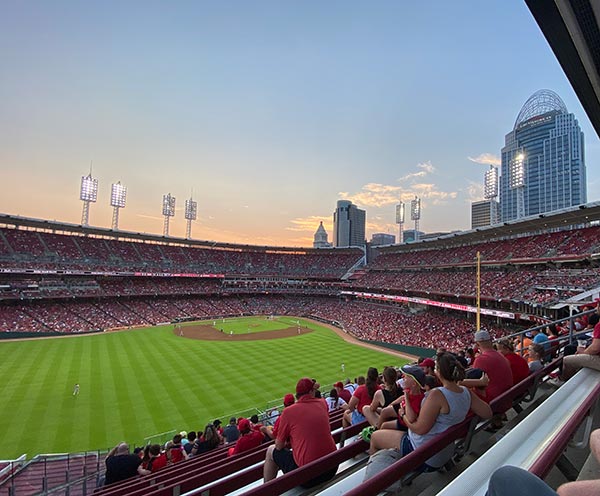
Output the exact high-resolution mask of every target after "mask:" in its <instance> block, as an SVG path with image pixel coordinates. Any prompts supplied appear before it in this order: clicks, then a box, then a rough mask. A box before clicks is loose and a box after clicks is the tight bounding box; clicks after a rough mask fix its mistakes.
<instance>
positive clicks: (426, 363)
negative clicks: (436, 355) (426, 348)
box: [419, 358, 435, 369]
mask: <svg viewBox="0 0 600 496" xmlns="http://www.w3.org/2000/svg"><path fill="white" fill-rule="evenodd" d="M419 367H431V368H432V369H434V368H435V361H434V360H433V359H432V358H426V359H425V360H423V361H422V362H421V363H420V364H419Z"/></svg>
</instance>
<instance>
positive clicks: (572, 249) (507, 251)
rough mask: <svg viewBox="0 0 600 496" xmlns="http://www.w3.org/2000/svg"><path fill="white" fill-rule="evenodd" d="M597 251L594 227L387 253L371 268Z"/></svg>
mask: <svg viewBox="0 0 600 496" xmlns="http://www.w3.org/2000/svg"><path fill="white" fill-rule="evenodd" d="M598 248H600V230H599V229H598V228H597V227H589V228H585V229H574V230H567V231H558V232H553V233H545V234H537V235H523V236H521V237H516V238H511V239H505V240H498V241H485V242H481V243H476V244H470V245H465V246H455V247H444V248H430V249H414V250H410V251H405V250H402V251H398V252H393V251H388V252H386V253H384V254H381V255H380V256H379V257H377V259H376V260H375V261H374V262H373V264H372V266H373V268H378V269H397V268H406V267H434V266H440V265H446V266H448V265H450V266H454V265H460V264H470V265H472V264H473V263H474V262H475V258H476V256H477V252H479V253H480V254H481V258H482V260H483V261H484V262H514V261H516V260H520V261H522V260H528V259H534V260H541V259H556V258H561V257H567V256H573V255H581V254H585V253H590V254H591V253H596V252H597V251H598Z"/></svg>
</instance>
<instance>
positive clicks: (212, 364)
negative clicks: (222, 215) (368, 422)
mask: <svg viewBox="0 0 600 496" xmlns="http://www.w3.org/2000/svg"><path fill="white" fill-rule="evenodd" d="M1 221H2V228H1V229H0V241H1V243H0V250H1V253H2V261H1V268H0V272H1V276H0V277H1V283H0V287H1V288H2V292H1V295H2V300H1V304H2V312H1V313H0V315H1V317H0V329H1V331H2V337H3V338H4V339H3V341H2V343H1V345H0V354H1V357H2V360H1V361H0V363H1V365H0V367H1V368H2V373H3V377H10V380H8V381H4V383H3V385H2V388H3V397H4V398H5V401H4V402H3V403H2V406H1V407H0V408H1V409H2V416H1V418H2V419H3V420H2V423H3V429H2V434H1V435H2V442H1V445H2V447H3V453H2V458H4V459H5V460H7V461H5V462H3V464H4V469H5V472H4V473H5V474H6V475H5V476H4V480H3V482H2V485H1V486H0V489H1V490H2V491H3V494H36V493H38V492H40V491H43V490H45V491H47V493H48V494H54V492H52V490H53V489H54V490H55V491H57V494H59V493H60V494H63V493H65V494H66V492H65V490H66V489H65V488H69V494H80V493H84V492H85V491H88V492H89V491H90V490H91V488H94V487H95V485H96V482H95V481H96V479H97V478H98V476H99V473H101V472H102V470H103V468H104V467H103V464H102V463H101V462H102V459H103V456H104V454H105V453H106V452H107V451H108V450H109V449H110V448H111V447H112V446H114V445H115V444H117V443H119V442H122V441H125V442H127V443H128V444H129V445H131V446H140V447H143V446H144V445H146V444H148V443H154V442H159V443H164V442H166V441H168V440H169V439H170V438H172V437H173V435H174V434H176V433H179V432H180V431H186V432H187V431H192V430H196V429H200V431H201V430H202V428H203V426H204V425H205V424H206V423H207V422H212V421H214V420H220V421H221V422H222V423H224V424H226V423H227V421H228V419H229V418H230V417H236V418H239V417H243V418H247V417H251V416H252V415H257V416H258V417H259V419H260V422H268V417H269V415H270V414H271V413H272V412H273V410H274V409H277V410H279V409H280V408H281V407H282V400H281V398H282V397H284V396H285V395H286V394H288V393H293V392H294V387H295V386H294V385H295V383H296V381H297V380H298V378H300V377H311V378H315V379H316V380H317V381H318V382H319V384H320V385H321V390H322V391H323V393H325V394H327V393H328V391H329V390H330V389H331V388H332V385H334V384H335V383H337V382H338V381H340V382H345V381H346V380H347V379H350V381H351V382H352V381H353V380H354V378H355V377H358V376H361V375H365V374H366V372H367V369H368V368H369V367H375V368H377V369H378V370H383V369H384V367H386V366H393V367H400V366H402V365H404V364H406V363H409V362H414V361H415V360H416V358H417V357H431V356H434V355H435V352H436V350H437V349H440V348H444V349H447V350H450V351H453V352H456V353H459V354H461V353H463V352H465V351H466V350H468V349H469V348H470V347H472V346H473V338H472V336H473V330H474V329H475V328H477V320H478V319H480V321H481V322H480V326H481V327H483V328H485V329H487V330H488V331H489V333H490V334H491V335H492V337H493V338H494V339H498V338H501V337H503V336H514V335H522V333H523V331H524V330H531V329H532V328H535V327H536V326H537V327H540V326H542V327H545V326H546V325H547V324H550V323H551V322H558V323H559V326H558V327H559V329H560V334H561V339H568V338H569V329H570V327H569V319H571V320H572V319H573V316H577V315H579V314H580V313H581V312H585V311H586V310H587V308H586V306H585V304H586V303H588V302H591V301H593V300H594V299H595V298H596V297H597V296H598V288H600V269H598V255H597V254H598V252H599V251H600V250H599V248H600V227H598V222H599V221H600V204H587V205H586V206H585V208H583V209H581V208H573V209H567V210H565V211H562V212H557V213H556V214H554V215H549V216H546V217H545V218H544V219H539V218H536V219H526V220H523V221H519V222H513V223H511V224H510V225H507V226H498V227H490V228H488V229H480V230H475V231H469V232H465V233H463V234H460V235H452V236H446V237H442V238H440V239H436V240H428V241H425V242H421V243H416V244H412V245H410V244H409V245H394V246H389V247H382V248H378V249H371V250H369V251H367V252H365V251H364V250H362V249H358V248H346V249H326V250H323V249H304V250H301V249H298V248H294V249H286V248H275V247H261V246H241V245H232V244H218V243H217V244H215V243H211V244H210V246H208V244H207V243H203V242H200V241H191V240H185V239H178V238H169V239H168V240H165V239H164V238H161V237H160V236H153V235H147V234H137V233H128V232H122V231H119V232H113V231H112V230H109V229H102V228H92V227H82V226H75V225H68V224H61V223H54V222H49V221H45V220H40V219H30V218H21V217H14V216H9V215H4V216H2V219H1ZM476 253H479V254H480V259H481V263H480V264H478V263H477V260H476V257H474V255H475V254H476ZM478 299H479V304H478V303H477V301H478ZM565 319H566V320H565ZM547 363H548V365H546V366H545V368H544V369H543V372H544V373H545V374H548V373H549V370H547V368H548V367H550V368H554V369H555V368H556V362H555V361H554V360H551V361H550V362H547ZM590 372H592V371H590ZM537 377H538V379H539V380H538V381H536V382H533V383H529V382H527V383H526V384H525V386H526V387H525V389H526V390H527V391H528V392H529V393H530V396H531V397H529V398H526V396H527V394H525V395H523V390H522V388H521V389H519V388H517V389H518V390H516V391H513V390H512V389H511V390H510V391H513V392H511V393H510V394H511V395H512V394H514V397H512V398H511V404H513V403H512V402H514V409H513V410H510V411H509V412H506V414H507V415H508V417H507V418H508V419H510V420H509V423H508V424H507V425H510V428H512V427H513V426H512V424H511V422H513V423H515V424H516V425H520V424H521V420H523V419H524V420H523V421H525V420H526V419H527V415H526V414H527V413H529V409H530V408H533V405H537V404H538V403H541V399H545V398H546V397H547V396H549V397H552V396H555V395H556V394H557V393H554V390H553V389H551V388H544V387H542V386H541V385H540V383H541V380H542V377H541V376H537ZM529 380H530V379H529V378H528V379H526V381H529ZM534 386H535V387H534ZM532 388H533V389H537V391H533V392H532ZM560 391H561V390H559V392H560ZM553 393H554V394H553ZM534 398H535V399H534ZM525 400H529V401H531V404H528V403H527V402H526V401H525ZM511 412H512V413H511ZM336 415H337V416H336ZM521 417H523V419H522V418H521ZM359 425H360V424H359ZM463 427H464V426H463ZM575 427H577V426H575ZM575 427H573V429H575ZM331 428H332V432H334V438H335V436H338V441H339V438H340V436H342V435H345V436H346V437H347V438H348V439H353V436H355V435H356V434H357V426H355V425H352V426H350V427H346V428H344V429H341V418H340V416H339V414H336V413H332V414H331ZM508 428H509V427H507V429H508ZM344 431H347V432H344ZM482 432H485V431H482ZM455 434H456V436H457V437H456V439H451V440H450V441H449V440H445V441H444V440H442V441H440V442H441V443H444V442H445V443H446V444H447V445H450V446H460V449H459V448H457V452H460V457H461V458H462V459H463V460H466V459H467V457H469V456H473V455H470V453H469V451H468V450H467V449H466V448H465V444H464V442H463V443H460V442H459V440H460V439H464V437H463V436H464V434H462V435H461V432H457V433H455ZM478 436H479V437H481V434H478ZM475 439H477V437H475ZM477 441H478V442H479V443H481V442H482V441H481V440H479V439H477ZM486 442H488V443H489V434H488V438H487V439H486ZM449 443H450V444H449ZM365 445H366V446H367V447H368V445H367V443H365V441H363V440H358V441H355V442H352V443H350V442H347V443H346V444H344V447H342V448H340V449H338V450H337V452H336V453H338V454H340V453H345V455H342V456H347V457H348V458H347V459H345V460H344V461H343V463H346V464H348V465H349V468H348V469H347V470H348V471H349V473H354V472H355V471H356V470H358V469H359V467H360V465H361V463H362V464H363V467H362V468H363V470H364V463H365V462H366V458H365V457H364V456H363V457H362V458H361V457H360V456H359V454H360V453H362V454H363V455H364V451H365ZM472 446H473V444H472V443H471V447H472ZM438 448H439V447H438ZM223 449H224V448H217V449H216V450H215V453H211V454H210V455H203V457H204V458H206V457H207V456H210V457H214V458H213V459H212V461H210V459H205V461H204V463H199V461H198V460H195V458H197V457H194V458H192V459H190V460H189V461H186V462H185V463H183V464H182V465H181V467H180V468H178V469H177V470H178V471H175V468H173V469H171V468H166V469H164V473H163V474H160V477H161V481H162V480H164V481H165V482H164V487H162V486H163V484H162V483H161V487H162V488H161V489H160V490H159V489H158V486H157V489H156V492H152V491H154V489H152V490H151V489H150V487H151V486H150V485H152V484H153V482H152V481H151V480H150V477H147V478H145V479H147V480H145V479H144V478H143V479H139V480H137V481H136V483H135V484H134V485H133V486H130V485H128V486H125V487H123V488H121V489H117V487H118V486H119V485H118V484H117V485H115V489H112V490H111V491H109V492H108V493H107V494H113V492H114V491H117V492H118V491H121V492H118V493H119V494H137V493H136V492H134V491H140V492H139V494H174V492H173V491H175V489H173V487H177V488H178V489H177V491H182V492H186V491H191V492H189V494H196V493H195V492H193V491H194V490H197V489H198V488H202V487H204V488H206V487H208V486H211V485H214V486H215V488H216V489H215V490H214V492H218V493H219V494H222V493H227V492H231V491H242V492H244V491H246V490H257V489H249V487H253V486H252V483H253V482H254V483H256V482H257V481H259V480H261V477H262V475H261V474H262V472H261V470H262V469H261V468H260V463H258V462H259V460H260V459H264V456H265V455H264V451H265V449H266V447H265V445H261V446H260V447H258V448H256V449H255V451H252V452H250V453H251V454H247V455H245V456H240V457H239V458H237V459H236V457H231V462H229V460H228V459H226V458H223V456H225V455H226V452H224V451H223ZM344 450H347V451H346V452H345V451H344ZM461 450H462V451H461ZM355 457H358V459H360V460H361V462H356V463H352V462H349V460H354V459H355ZM224 460H225V461H224ZM216 462H218V463H217V465H218V467H219V469H218V470H217V469H215V472H214V473H212V472H210V471H209V475H207V472H206V468H205V467H206V464H207V463H208V464H210V463H216ZM257 463H258V468H257V467H256V465H257ZM337 463H338V464H339V461H338V462H337ZM65 464H67V466H68V467H69V468H68V470H65ZM185 464H189V469H185V470H184V471H183V472H181V471H182V470H183V467H184V465H185ZM230 464H231V466H229V465H230ZM340 466H342V465H340ZM42 467H43V468H42ZM226 467H229V469H228V470H230V475H231V474H239V475H236V476H234V481H237V482H231V480H229V479H226V480H227V481H228V482H227V483H226V482H225V480H223V472H222V471H223V470H225V468H226ZM250 467H252V469H251V473H252V474H253V475H250V476H247V475H244V476H242V474H245V473H246V472H245V470H248V469H250ZM7 468H9V470H6V469H7ZM413 471H414V467H413V469H412V470H407V471H406V474H404V475H408V474H409V473H411V472H413ZM12 472H14V475H13V474H12ZM171 472H172V473H171ZM65 474H68V475H66V476H65ZM158 474H159V473H157V476H158ZM169 474H170V475H169ZM183 474H185V475H183ZM210 474H212V475H210ZM348 476H349V475H348V474H345V473H344V472H342V473H340V474H339V476H338V478H339V480H340V481H344V480H345V479H346V477H348ZM181 477H183V478H184V479H185V483H183V482H181V480H180V478H181ZM207 477H208V479H207ZM247 477H250V479H252V478H255V479H254V480H249V479H248V478H247ZM196 478H197V479H196ZM211 478H212V480H210V479H211ZM424 478H425V477H424ZM276 480H277V481H284V480H285V478H284V477H282V478H278V479H276ZM418 480H419V479H417V481H418ZM70 481H75V482H74V483H72V482H70ZM203 481H206V482H203ZM130 484H132V483H130ZM149 484H150V485H149ZM231 484H233V486H232V485H231ZM292 484H293V486H295V485H297V482H295V481H292ZM51 486H54V487H51ZM234 486H239V487H234ZM266 486H267V485H264V486H257V487H258V488H260V487H266ZM415 487H416V482H415ZM165 488H168V489H165ZM10 491H13V492H12V493H11V492H10ZM15 491H16V492H15ZM60 491H62V493H61V492H60ZM279 491H280V490H279V489H277V492H279ZM115 494H116V492H115ZM186 494H188V493H186ZM265 494H266V493H265Z"/></svg>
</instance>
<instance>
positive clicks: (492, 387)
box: [461, 329, 513, 408]
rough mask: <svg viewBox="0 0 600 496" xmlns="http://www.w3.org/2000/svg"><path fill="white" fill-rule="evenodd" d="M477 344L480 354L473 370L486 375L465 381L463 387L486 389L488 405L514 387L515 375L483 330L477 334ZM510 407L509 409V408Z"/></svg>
mask: <svg viewBox="0 0 600 496" xmlns="http://www.w3.org/2000/svg"><path fill="white" fill-rule="evenodd" d="M475 343H476V344H477V346H478V347H479V350H480V353H479V355H477V356H476V357H475V361H474V362H473V364H472V367H473V368H476V369H481V370H483V371H484V372H485V375H484V376H483V377H482V378H481V379H465V380H464V381H462V382H461V385H463V386H466V387H485V386H487V388H486V394H485V398H483V399H484V400H485V401H486V402H487V403H489V402H490V401H492V400H493V399H494V398H497V397H498V396H500V395H501V394H502V393H503V392H504V391H507V390H508V389H510V388H511V387H512V385H513V375H512V370H511V369H510V364H509V363H508V360H506V358H504V357H503V356H502V354H501V353H499V352H498V351H496V350H495V349H494V346H493V345H492V338H491V336H490V333H489V332H488V331H486V330H485V329H481V330H479V331H477V332H476V333H475ZM509 407H510V405H509V406H508V407H507V408H509Z"/></svg>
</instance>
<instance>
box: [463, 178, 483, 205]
mask: <svg viewBox="0 0 600 496" xmlns="http://www.w3.org/2000/svg"><path fill="white" fill-rule="evenodd" d="M466 192H467V198H466V201H467V203H471V202H474V201H481V200H483V184H481V183H476V182H473V181H469V184H468V186H467V189H466Z"/></svg>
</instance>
